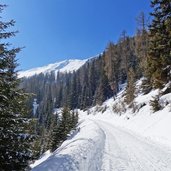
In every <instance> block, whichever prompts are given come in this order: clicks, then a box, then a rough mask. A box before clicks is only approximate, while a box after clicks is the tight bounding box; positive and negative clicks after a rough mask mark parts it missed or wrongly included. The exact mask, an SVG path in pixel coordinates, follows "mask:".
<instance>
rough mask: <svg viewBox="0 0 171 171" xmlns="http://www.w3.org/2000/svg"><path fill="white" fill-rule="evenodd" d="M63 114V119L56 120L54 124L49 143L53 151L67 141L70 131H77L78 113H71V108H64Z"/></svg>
mask: <svg viewBox="0 0 171 171" xmlns="http://www.w3.org/2000/svg"><path fill="white" fill-rule="evenodd" d="M61 114H62V116H61V118H59V120H56V119H55V121H54V123H53V127H52V133H51V137H50V143H49V146H50V149H51V151H54V150H56V149H57V147H59V145H61V143H62V142H63V141H65V140H66V139H67V137H68V134H69V133H70V131H71V130H73V129H75V128H76V125H77V123H78V112H74V111H72V112H71V111H70V110H69V108H67V107H64V108H63V110H62V113H61Z"/></svg>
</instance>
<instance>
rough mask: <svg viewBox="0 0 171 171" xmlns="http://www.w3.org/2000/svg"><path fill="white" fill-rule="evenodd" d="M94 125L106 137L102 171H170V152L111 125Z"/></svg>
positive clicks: (106, 123)
mask: <svg viewBox="0 0 171 171" xmlns="http://www.w3.org/2000/svg"><path fill="white" fill-rule="evenodd" d="M95 123H96V124H97V125H98V126H99V127H100V128H101V129H102V130H103V131H104V133H105V135H106V140H105V147H104V156H103V160H102V169H101V170H103V171H171V151H169V149H166V148H164V147H162V146H161V145H157V144H154V143H152V142H149V141H147V140H145V139H144V138H142V137H139V136H137V135H135V134H133V133H130V132H128V131H126V130H123V129H121V128H118V127H115V126H114V125H112V124H111V123H108V122H104V121H100V120H97V121H95Z"/></svg>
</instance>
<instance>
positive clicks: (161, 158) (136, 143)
mask: <svg viewBox="0 0 171 171" xmlns="http://www.w3.org/2000/svg"><path fill="white" fill-rule="evenodd" d="M123 93H124V92H123V91H122V92H120V93H119V94H118V96H117V97H116V98H115V99H113V98H111V99H109V100H107V101H106V102H105V103H104V104H103V105H102V106H95V107H93V108H91V109H89V110H88V111H79V113H80V115H79V116H80V121H79V125H78V130H77V131H76V132H75V135H73V136H72V137H70V138H69V139H68V140H66V141H65V142H64V143H63V144H62V145H61V147H60V148H58V149H57V150H56V151H55V152H53V153H51V154H50V155H48V156H47V157H46V159H45V160H44V158H41V159H40V160H38V161H36V162H37V163H35V164H34V165H33V168H32V171H171V133H170V132H171V124H170V123H171V106H170V103H171V94H167V95H163V96H162V97H161V99H160V101H161V104H163V105H164V108H163V109H162V110H160V111H158V112H155V113H153V112H152V110H151V107H150V105H149V102H150V99H151V98H152V97H154V96H155V95H157V93H158V90H154V91H151V92H150V93H149V94H146V95H143V94H138V95H137V97H136V99H135V103H136V104H137V109H136V111H135V112H133V111H132V109H128V108H127V106H126V108H127V109H126V110H125V111H122V112H123V113H115V112H114V110H113V109H114V106H115V105H116V104H119V105H120V104H122V101H123V99H124V98H123V96H122V95H123ZM115 109H116V108H115ZM87 114H89V115H87Z"/></svg>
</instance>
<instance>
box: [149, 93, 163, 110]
mask: <svg viewBox="0 0 171 171" xmlns="http://www.w3.org/2000/svg"><path fill="white" fill-rule="evenodd" d="M159 100H160V97H159V95H157V96H155V97H153V99H152V100H150V106H151V107H152V109H153V112H157V111H159V110H161V108H162V107H161V105H160V102H159Z"/></svg>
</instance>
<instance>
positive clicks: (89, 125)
mask: <svg viewBox="0 0 171 171" xmlns="http://www.w3.org/2000/svg"><path fill="white" fill-rule="evenodd" d="M104 143H105V134H104V132H103V131H102V130H101V129H99V127H98V125H96V124H95V123H94V122H92V121H91V120H89V119H87V120H85V121H81V123H80V125H79V131H78V132H77V134H76V135H75V136H74V137H73V138H71V139H68V140H67V141H65V142H64V143H63V144H62V145H61V147H60V148H58V149H57V150H56V151H55V152H54V153H53V154H52V155H51V156H50V157H49V158H47V160H46V161H44V162H42V163H40V164H39V165H37V166H36V167H34V168H33V169H32V171H90V170H91V171H98V170H100V167H101V163H102V162H101V160H102V154H103V152H102V150H101V149H104Z"/></svg>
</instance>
